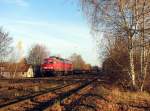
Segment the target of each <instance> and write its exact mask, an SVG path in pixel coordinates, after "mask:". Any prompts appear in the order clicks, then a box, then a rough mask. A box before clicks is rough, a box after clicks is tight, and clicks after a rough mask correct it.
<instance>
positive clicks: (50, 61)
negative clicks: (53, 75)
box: [44, 60, 53, 64]
mask: <svg viewBox="0 0 150 111" xmlns="http://www.w3.org/2000/svg"><path fill="white" fill-rule="evenodd" d="M44 64H53V61H52V60H45V61H44Z"/></svg>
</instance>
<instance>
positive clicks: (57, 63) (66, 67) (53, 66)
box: [41, 56, 73, 74]
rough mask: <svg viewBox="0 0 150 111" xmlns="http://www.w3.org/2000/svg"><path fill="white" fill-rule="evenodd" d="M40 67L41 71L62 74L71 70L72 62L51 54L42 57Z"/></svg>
mask: <svg viewBox="0 0 150 111" xmlns="http://www.w3.org/2000/svg"><path fill="white" fill-rule="evenodd" d="M41 68H42V71H43V72H52V73H61V74H64V73H68V72H72V70H73V64H72V62H71V61H69V60H66V59H62V58H59V57H54V56H53V57H49V58H46V59H44V63H43V64H42V65H41Z"/></svg>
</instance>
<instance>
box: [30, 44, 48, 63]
mask: <svg viewBox="0 0 150 111" xmlns="http://www.w3.org/2000/svg"><path fill="white" fill-rule="evenodd" d="M48 54H49V51H48V50H47V49H46V47H45V46H43V45H39V44H36V45H34V46H33V47H31V49H30V51H29V55H28V57H27V62H28V64H31V65H33V66H34V65H41V63H42V62H43V60H44V58H46V57H48Z"/></svg>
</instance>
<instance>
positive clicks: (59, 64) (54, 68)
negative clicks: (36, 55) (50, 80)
mask: <svg viewBox="0 0 150 111" xmlns="http://www.w3.org/2000/svg"><path fill="white" fill-rule="evenodd" d="M41 71H42V75H44V76H45V77H47V76H61V75H70V74H88V73H93V74H94V73H98V72H99V68H98V67H91V65H90V64H84V65H83V66H82V67H80V68H79V67H75V66H73V63H72V61H69V60H67V59H63V58H60V57H56V56H51V57H49V58H45V59H44V62H43V64H42V65H41Z"/></svg>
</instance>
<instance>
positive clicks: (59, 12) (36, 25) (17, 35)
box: [0, 0, 99, 65]
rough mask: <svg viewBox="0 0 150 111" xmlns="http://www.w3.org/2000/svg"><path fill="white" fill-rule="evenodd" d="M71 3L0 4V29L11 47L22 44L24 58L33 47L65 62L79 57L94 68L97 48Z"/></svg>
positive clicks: (12, 0) (6, 0)
mask: <svg viewBox="0 0 150 111" xmlns="http://www.w3.org/2000/svg"><path fill="white" fill-rule="evenodd" d="M73 1H74V0H0V15H1V17H0V26H3V27H4V29H6V30H7V31H9V32H10V35H11V36H12V37H13V38H14V44H17V42H18V41H22V43H23V48H24V56H26V54H27V52H28V49H29V48H30V47H31V46H32V45H33V44H36V43H39V44H44V45H45V46H46V47H48V49H49V50H50V52H51V54H53V55H61V56H62V57H64V58H67V57H69V56H70V55H71V54H72V53H74V52H75V53H79V54H81V55H82V57H83V58H84V60H86V61H87V62H88V63H91V64H92V65H97V64H98V63H99V62H98V60H97V54H96V46H95V43H94V40H93V38H92V36H91V34H90V27H89V26H88V24H87V21H86V18H85V17H84V16H83V14H82V12H81V11H79V7H78V6H77V4H76V3H75V2H73Z"/></svg>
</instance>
